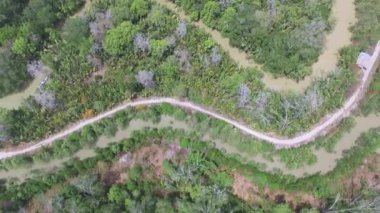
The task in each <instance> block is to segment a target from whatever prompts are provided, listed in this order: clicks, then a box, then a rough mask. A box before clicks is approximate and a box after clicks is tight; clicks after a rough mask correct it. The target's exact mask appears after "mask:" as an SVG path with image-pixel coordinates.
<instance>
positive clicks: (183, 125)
mask: <svg viewBox="0 0 380 213" xmlns="http://www.w3.org/2000/svg"><path fill="white" fill-rule="evenodd" d="M355 121H356V125H355V127H353V128H352V130H351V131H350V132H349V133H344V134H343V136H342V138H341V139H340V141H339V142H338V143H337V145H336V147H335V152H334V153H329V152H326V151H325V150H324V149H319V150H313V153H315V155H316V156H317V162H316V163H315V164H313V165H310V166H309V165H306V166H303V167H301V168H298V169H288V168H287V167H286V165H285V164H284V163H282V162H281V161H280V160H279V158H278V157H275V158H274V161H269V160H267V159H265V158H263V157H262V156H261V155H257V156H250V155H249V154H247V153H244V152H241V151H239V150H238V149H237V148H236V147H234V146H231V145H229V144H227V143H225V142H224V141H223V139H218V138H212V139H211V137H210V136H209V134H208V133H207V132H204V133H200V134H203V135H204V139H207V140H212V142H213V143H214V144H215V146H216V148H219V149H222V150H224V151H225V152H226V153H228V154H239V155H240V156H241V157H242V158H243V159H244V160H247V161H254V162H257V163H260V164H263V165H265V166H264V167H263V169H264V170H266V171H268V172H271V171H273V170H280V171H281V172H283V173H284V174H291V175H294V176H296V177H303V176H305V175H306V174H308V175H311V174H315V173H317V172H321V173H322V174H324V173H326V172H329V171H331V170H332V169H334V167H335V166H336V161H337V160H339V159H340V158H342V156H343V151H344V150H347V149H350V148H352V147H353V146H355V139H356V138H358V137H359V136H360V134H361V133H364V132H367V131H368V130H369V129H371V128H375V127H379V126H380V117H379V116H376V115H370V116H368V117H356V118H355ZM191 126H192V125H190V123H189V122H186V121H178V120H176V119H174V118H173V117H170V116H163V117H162V118H161V121H160V122H159V123H156V124H154V123H153V122H151V121H143V120H140V119H137V120H133V121H131V122H130V124H129V126H128V127H127V128H126V129H123V130H119V131H117V132H116V134H115V136H113V137H111V138H108V137H106V136H101V137H99V139H98V141H97V142H96V145H95V147H99V148H104V147H106V146H107V145H108V144H109V143H111V142H118V141H120V140H122V139H125V138H129V137H130V136H131V134H132V133H133V132H134V131H137V130H143V129H144V128H165V127H173V128H176V129H183V130H185V131H186V132H191V129H192V127H191ZM94 149H95V148H94V147H91V148H89V147H85V148H83V149H82V150H80V151H78V152H77V153H76V154H74V155H73V157H76V158H79V159H85V158H88V157H92V156H95V151H94ZM70 159H71V158H64V159H58V160H52V161H50V162H47V163H43V162H39V163H35V164H33V165H31V166H29V167H28V168H20V169H14V170H10V171H0V178H11V177H14V178H18V179H20V180H23V179H25V178H27V177H31V176H33V174H34V173H35V172H33V171H36V170H38V171H39V172H44V171H45V172H46V171H50V170H52V169H54V168H57V167H59V166H60V165H62V164H63V163H65V162H67V161H69V160H70Z"/></svg>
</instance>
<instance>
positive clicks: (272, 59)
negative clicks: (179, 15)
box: [173, 0, 333, 80]
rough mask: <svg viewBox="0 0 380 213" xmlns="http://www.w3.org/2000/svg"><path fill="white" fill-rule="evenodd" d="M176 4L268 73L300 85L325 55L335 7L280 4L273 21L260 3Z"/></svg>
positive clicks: (323, 3) (329, 3) (186, 1)
mask: <svg viewBox="0 0 380 213" xmlns="http://www.w3.org/2000/svg"><path fill="white" fill-rule="evenodd" d="M173 2H175V3H177V4H179V5H180V6H181V7H182V8H183V9H184V10H185V11H186V12H187V13H188V14H189V16H190V17H191V18H192V19H193V20H195V21H197V20H198V19H199V18H200V19H201V20H203V21H204V22H205V24H206V25H208V26H209V27H211V28H215V29H217V30H220V31H221V32H222V33H223V34H224V35H225V36H226V37H228V38H229V39H230V40H231V44H233V45H235V46H237V47H239V48H241V49H243V50H246V51H247V52H249V53H250V54H251V55H252V56H253V58H254V59H255V60H256V61H257V62H259V63H262V64H263V65H264V69H265V70H268V71H270V72H272V73H273V74H274V75H276V76H287V77H290V78H293V79H296V80H300V79H303V78H304V77H305V76H307V75H308V74H309V73H310V72H311V69H310V68H308V67H309V66H310V65H311V64H312V63H314V62H315V61H316V60H317V58H318V56H319V53H320V52H321V50H322V47H323V42H324V34H325V33H326V32H327V30H328V29H329V27H330V23H329V21H330V20H329V19H330V13H331V7H332V2H333V1H331V0H326V1H318V2H309V3H307V2H304V1H296V2H286V3H285V2H281V3H279V2H278V1H274V2H275V3H274V4H275V7H276V8H277V10H276V14H275V16H271V15H270V13H271V12H270V11H269V10H270V8H268V4H267V2H263V1H259V0H254V1H243V2H240V1H239V2H229V1H223V3H221V2H218V1H214V0H207V1H192V0H182V1H173ZM199 11H201V12H199ZM289 14H291V15H289Z"/></svg>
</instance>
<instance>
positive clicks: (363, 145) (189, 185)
mask: <svg viewBox="0 0 380 213" xmlns="http://www.w3.org/2000/svg"><path fill="white" fill-rule="evenodd" d="M117 121H118V123H120V125H126V124H127V123H128V116H126V114H124V113H122V114H119V116H118V117H117ZM106 123H108V124H109V123H112V124H113V123H115V122H110V121H107V122H104V123H103V124H99V125H95V126H93V127H89V128H87V129H86V130H84V131H83V132H82V133H78V134H75V135H73V136H71V137H69V138H68V139H67V140H66V142H64V143H63V142H57V143H56V144H55V145H54V146H53V147H51V148H47V149H46V150H44V151H42V152H40V153H38V154H37V155H34V156H33V159H36V160H38V159H39V160H41V159H42V160H44V159H45V160H47V159H49V158H51V157H49V156H51V155H55V154H59V153H61V152H62V150H67V151H68V152H67V151H66V152H63V153H70V152H71V151H70V149H72V148H73V147H74V149H72V150H75V149H76V148H75V147H81V146H83V145H84V144H85V143H88V141H93V138H96V137H97V135H98V134H101V132H103V133H106V134H110V133H107V132H111V134H112V132H114V131H112V130H111V131H109V128H108V125H106ZM378 132H379V129H374V130H372V131H370V132H369V133H368V134H366V135H363V136H362V137H361V138H360V139H359V140H358V141H357V143H358V147H357V148H355V149H352V150H350V151H349V152H347V153H346V154H345V157H344V159H342V160H340V161H339V162H338V166H337V167H336V169H335V170H334V171H333V172H330V173H328V174H327V175H324V176H321V175H319V174H317V175H313V176H311V177H307V178H303V179H298V180H297V179H295V178H294V177H291V176H284V175H281V174H279V173H278V174H268V173H265V172H262V171H260V169H258V167H257V166H256V165H255V164H254V163H250V164H248V165H247V164H242V163H241V162H240V160H239V158H237V157H234V156H228V155H225V154H223V153H222V152H221V151H219V150H217V149H215V148H213V147H212V146H211V145H210V143H205V142H202V141H201V140H199V139H198V136H195V135H193V136H186V134H184V132H182V131H178V130H173V129H171V128H169V129H160V130H149V131H147V130H146V131H141V132H135V133H134V134H133V135H132V137H131V138H130V139H127V140H123V141H122V142H121V143H111V144H110V145H109V146H108V147H107V148H104V149H97V156H96V157H92V158H89V159H86V160H83V161H78V160H74V161H72V162H69V163H67V164H66V165H65V166H64V167H63V168H62V169H59V170H58V171H52V172H51V173H49V174H42V173H40V174H38V175H36V176H35V177H32V178H29V179H27V180H26V182H24V183H18V182H17V181H10V182H9V181H8V182H7V183H6V184H4V185H3V186H2V192H3V193H1V195H0V200H3V201H8V202H3V203H2V206H3V208H4V207H5V208H10V206H13V207H14V208H19V207H20V206H24V205H25V202H28V201H30V200H31V198H33V197H35V198H37V200H38V197H41V193H44V192H47V191H48V190H49V189H51V188H52V187H53V188H55V186H56V185H57V184H58V185H62V184H63V185H66V187H64V189H61V190H58V192H57V191H55V193H53V195H51V193H48V194H47V195H42V198H43V199H40V200H42V201H49V200H51V201H54V202H52V203H55V204H54V205H58V204H60V205H61V206H64V207H65V208H72V207H73V206H72V204H77V205H74V207H76V208H95V207H97V208H100V207H102V206H108V205H111V206H114V208H116V209H115V211H118V210H117V209H120V208H123V209H124V208H127V209H132V208H134V207H136V206H138V207H139V208H148V209H149V208H158V206H157V205H158V203H161V202H165V203H167V202H169V203H173V202H174V203H177V202H179V203H182V204H185V203H186V205H184V206H183V205H174V208H182V207H183V208H185V207H186V208H190V209H194V208H198V207H202V208H203V207H206V206H208V207H209V208H211V207H213V208H216V209H219V208H227V209H230V208H232V207H233V206H234V208H252V207H254V208H255V209H257V208H261V209H262V210H264V211H265V212H268V211H274V210H273V208H278V207H273V203H272V202H271V201H269V200H262V201H260V202H258V203H257V202H253V203H251V204H250V206H251V207H248V206H245V205H242V204H239V203H240V202H239V201H238V200H236V199H235V198H233V196H232V197H231V195H228V193H230V192H231V191H230V190H231V188H230V187H231V181H232V180H233V179H232V180H231V177H232V174H233V173H235V172H239V173H241V174H243V175H245V176H246V177H249V179H251V181H253V183H255V184H256V185H257V186H258V187H260V188H264V187H269V188H270V189H271V190H287V191H288V192H290V193H296V192H297V191H302V192H307V193H312V194H313V195H314V196H316V197H318V198H321V199H327V200H329V201H331V202H333V200H334V198H335V196H336V194H337V193H341V194H342V195H343V196H344V195H345V194H346V193H350V192H348V191H346V189H345V188H344V185H342V184H337V183H341V180H342V179H344V177H347V176H349V175H350V174H351V173H352V171H353V170H354V169H355V168H356V167H357V166H359V165H360V164H362V162H363V160H364V159H365V158H366V157H367V156H369V155H371V154H372V153H374V152H375V150H376V149H378V148H379V147H380V144H379V141H380V138H379V134H378ZM86 141H87V142H86ZM176 141H177V142H178V141H179V142H180V143H179V144H180V147H181V148H182V149H185V150H187V151H186V152H184V153H182V152H179V153H182V154H179V155H178V156H177V157H174V158H171V159H170V160H168V161H165V162H164V164H163V169H164V170H163V172H164V174H165V175H164V176H158V180H157V179H156V178H157V176H156V175H155V172H156V171H157V169H158V168H156V167H152V166H153V165H151V164H150V163H148V162H149V161H147V160H148V159H149V157H142V159H143V162H142V165H145V166H142V167H141V166H139V165H140V164H137V165H135V167H132V170H128V169H127V170H126V169H123V170H122V172H126V173H127V174H128V178H127V182H125V183H115V182H112V180H114V181H116V180H115V179H112V178H111V182H110V181H109V179H108V178H106V177H110V175H115V176H116V177H118V176H117V173H115V170H114V169H113V170H112V169H111V170H110V168H114V167H112V166H111V165H110V163H112V162H114V163H115V162H116V161H117V160H118V159H120V157H122V156H123V157H125V156H128V155H131V154H128V153H132V154H133V153H135V152H136V150H138V149H139V147H144V146H147V145H149V144H151V143H154V144H157V145H158V146H163V147H170V144H171V143H172V142H175V143H177V142H176ZM168 143H169V144H168ZM165 144H166V145H165ZM65 147H66V148H65ZM154 153H156V154H157V151H152V152H151V153H150V152H148V153H146V154H147V156H150V155H153V156H154V155H155V154H154ZM126 154H127V155H126ZM143 156H144V155H143ZM181 156H182V157H181ZM28 158H29V159H30V157H22V158H18V159H24V163H26V162H28V161H30V160H28ZM14 159H17V158H14ZM126 159H130V158H127V157H126ZM133 159H135V158H133ZM99 161H100V162H103V164H101V163H99ZM145 161H147V162H145ZM14 162H15V161H14ZM153 162H154V161H153ZM21 163H22V162H21ZM104 163H105V164H104ZM3 165H4V164H3ZM97 165H98V166H97ZM99 165H103V166H100V167H99ZM136 166H137V167H136ZM101 168H103V169H101ZM117 171H118V170H117ZM117 171H116V172H117ZM186 171H188V172H190V171H191V173H186ZM102 172H104V173H106V174H108V175H105V174H102ZM107 172H110V173H107ZM118 172H120V171H118ZM178 172H179V173H178ZM184 172H185V173H184ZM86 174H92V175H91V176H88V175H86ZM181 174H183V175H184V176H181ZM141 177H144V178H141ZM181 177H183V178H184V179H183V178H181ZM198 178H201V180H202V181H199V179H198ZM107 180H108V181H107ZM85 183H88V184H90V185H81V184H85ZM215 186H217V187H219V189H221V190H222V191H221V193H223V191H224V192H225V193H227V194H225V195H224V196H223V197H224V198H223V199H222V198H219V201H220V202H213V203H209V202H205V201H206V200H212V199H214V198H216V197H214V196H216V195H217V194H218V193H216V194H215V193H211V194H210V193H207V190H209V189H213V187H215ZM146 187H147V188H146ZM58 188H60V187H58ZM86 189H87V190H90V191H86ZM214 189H215V188H214ZM83 190H84V191H83ZM157 192H167V193H168V194H167V193H164V194H162V193H157ZM171 193H173V194H172V195H173V196H164V195H169V194H171ZM46 196H47V197H46ZM49 196H53V197H49ZM202 196H206V197H202ZM226 196H227V197H226ZM101 197H104V199H103V198H101ZM58 198H59V199H58ZM84 199H85V200H86V201H85V200H84ZM92 200H99V201H101V202H97V204H96V205H95V206H91V204H93V205H94V203H93V202H91V201H92ZM147 201H152V202H147ZM56 202H58V203H56ZM81 203H82V204H83V205H79V204H81ZM174 203H173V204H174ZM45 204H46V203H45ZM4 205H5V206H4ZM326 205H327V204H326ZM244 206H245V207H244ZM304 207H306V206H304ZM287 208H288V207H287ZM321 208H324V206H321ZM342 208H343V207H342ZM54 209H57V210H59V209H60V208H57V206H54Z"/></svg>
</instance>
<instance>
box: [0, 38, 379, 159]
mask: <svg viewBox="0 0 380 213" xmlns="http://www.w3.org/2000/svg"><path fill="white" fill-rule="evenodd" d="M379 57H380V42H379V43H378V45H377V48H376V50H375V52H374V54H373V56H372V58H371V60H370V61H369V62H368V63H369V66H368V68H369V69H368V71H362V76H361V79H360V83H359V85H358V86H357V87H356V89H355V91H354V92H353V93H352V94H351V95H350V97H349V98H348V99H347V101H346V102H345V103H344V104H343V106H342V108H340V109H339V110H337V111H335V112H334V113H332V114H330V115H327V116H326V117H325V118H324V119H322V121H321V122H320V123H319V124H317V125H316V126H315V127H314V128H313V129H311V130H310V131H308V132H305V133H301V134H299V135H297V136H295V137H293V138H284V137H279V136H275V135H268V134H266V133H263V132H260V131H258V130H254V129H252V128H250V127H249V126H248V125H246V124H243V123H241V122H239V121H236V120H233V119H231V118H228V117H227V116H225V115H222V114H219V113H217V112H215V111H213V110H211V109H207V108H206V107H203V106H200V105H197V104H195V103H192V102H190V101H183V100H180V99H176V98H172V97H152V98H149V99H141V100H136V101H130V102H125V103H123V104H121V105H119V106H117V107H115V108H113V109H110V110H108V111H105V112H103V113H100V114H98V115H97V116H95V117H93V118H90V119H86V120H82V121H80V122H78V123H76V124H74V125H72V126H71V127H69V128H67V129H66V130H63V131H61V132H59V133H57V134H54V135H51V136H49V137H48V138H46V139H44V140H42V141H39V142H36V143H34V144H33V145H31V146H29V147H25V148H22V149H20V150H6V151H4V150H3V151H0V159H6V158H10V157H13V156H16V155H22V154H26V153H29V152H33V151H36V150H38V149H40V148H41V147H43V146H46V145H49V144H51V143H53V142H54V141H56V140H58V139H61V138H63V137H66V136H68V135H70V134H72V133H74V132H76V131H79V130H80V129H82V128H83V127H85V126H87V125H90V124H92V123H95V122H97V121H99V120H102V119H104V118H107V117H110V116H112V115H114V114H115V113H118V112H120V111H123V110H125V109H127V108H129V107H136V106H151V105H157V104H162V103H168V104H171V105H174V106H178V107H181V108H184V109H188V110H193V111H196V112H199V113H203V114H206V115H208V116H210V117H212V118H214V119H218V120H222V121H224V122H226V123H228V124H230V125H232V126H234V127H235V128H237V129H239V130H241V131H242V132H243V133H245V134H248V135H251V136H253V137H255V138H257V139H259V140H262V141H264V142H268V143H272V144H274V145H276V146H277V147H278V148H291V147H298V146H300V145H302V144H305V143H308V142H310V141H313V140H314V139H315V138H317V137H319V136H322V135H325V134H327V133H328V132H329V130H330V129H331V128H333V127H335V126H336V125H337V124H338V123H339V122H340V121H341V120H342V119H343V118H345V117H347V116H349V115H350V114H351V112H352V110H353V109H355V108H356V107H357V105H358V103H359V102H360V100H361V99H362V98H363V97H364V95H365V92H366V90H367V88H368V86H369V85H370V82H371V79H372V76H373V74H374V73H375V71H376V69H377V67H378V59H379Z"/></svg>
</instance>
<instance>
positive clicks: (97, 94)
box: [2, 0, 358, 142]
mask: <svg viewBox="0 0 380 213" xmlns="http://www.w3.org/2000/svg"><path fill="white" fill-rule="evenodd" d="M111 3H112V4H111ZM137 4H138V3H134V1H123V0H118V1H115V2H109V1H106V0H102V1H95V2H94V4H93V8H92V9H91V10H90V13H88V18H87V19H80V18H70V19H68V20H67V21H66V22H65V23H64V24H63V27H62V29H60V30H55V29H51V31H50V33H49V40H52V41H54V44H53V45H51V46H49V48H48V49H47V50H46V51H45V52H44V53H43V54H42V56H41V57H42V61H43V62H44V63H45V64H47V65H48V66H49V67H50V68H51V69H52V70H53V72H52V74H51V76H50V81H48V82H47V84H46V86H45V87H44V88H43V90H44V91H42V92H41V94H40V95H39V96H38V98H30V99H28V100H27V103H26V104H25V105H24V106H22V107H20V108H19V109H16V110H11V111H9V113H7V116H6V118H5V119H4V121H2V123H5V126H6V127H7V128H5V129H6V130H7V135H9V136H11V137H12V138H13V141H14V142H18V141H25V140H26V141H30V140H34V139H38V138H41V137H44V136H46V135H47V134H49V133H51V132H55V131H57V130H59V129H61V128H62V127H64V126H65V125H67V124H68V123H69V122H71V121H74V120H78V119H80V118H83V117H88V116H91V115H93V114H94V113H97V112H101V111H103V110H105V109H107V108H109V107H111V106H113V105H115V104H117V103H119V102H121V101H123V100H126V99H130V98H133V97H136V96H137V97H139V96H152V95H165V96H167V95H170V96H177V97H185V98H188V99H190V100H192V101H195V102H198V103H200V104H203V105H206V106H212V107H214V108H215V109H216V110H218V111H220V112H223V113H226V114H229V115H230V116H231V117H235V118H243V119H244V121H246V122H247V123H249V124H252V126H253V127H254V128H257V129H262V130H263V131H274V132H278V133H281V134H284V135H294V134H295V133H297V132H299V131H305V130H307V129H308V128H310V127H311V126H312V125H313V124H315V123H316V122H318V121H319V119H320V118H321V117H322V116H324V115H325V114H326V113H327V112H330V111H332V110H334V109H336V108H337V107H339V106H340V105H341V104H342V102H343V101H344V100H345V97H346V94H347V90H348V89H349V88H350V85H352V83H353V81H354V79H355V76H354V74H353V72H352V71H351V65H352V64H353V63H354V61H355V60H356V55H357V52H358V48H356V47H350V48H345V49H343V50H342V52H341V60H340V62H339V63H340V72H336V73H334V74H332V75H331V76H330V77H329V78H327V79H324V80H321V81H317V82H315V84H314V85H312V86H311V87H310V88H309V89H308V90H307V91H306V92H305V93H304V94H298V95H295V94H289V95H283V94H280V93H276V92H273V91H268V90H265V89H263V85H262V84H261V83H260V81H259V73H258V72H257V71H255V70H253V69H240V68H238V67H237V65H236V64H235V63H233V62H232V61H231V60H230V59H229V58H228V57H227V55H226V54H224V53H223V51H222V50H221V49H220V48H219V47H218V46H217V45H216V44H215V43H214V41H213V40H212V39H211V38H210V37H209V36H208V35H206V34H205V33H204V32H201V31H200V30H198V29H196V28H194V27H193V26H191V25H189V24H186V23H185V22H179V21H178V20H176V19H175V16H173V15H172V13H170V12H168V11H167V10H166V9H164V8H162V7H159V6H157V5H156V4H154V3H152V2H150V1H148V2H144V3H143V4H142V5H141V7H140V6H139V7H137V6H136V5H137ZM135 10H139V11H137V12H136V11H135ZM140 10H141V11H140ZM126 11H127V12H126ZM128 11H129V12H128ZM128 14H129V15H128ZM131 14H139V15H138V16H135V15H131ZM199 41H202V42H199ZM120 42H121V43H120ZM47 120H49V121H50V122H49V124H48V125H47V123H46V121H47Z"/></svg>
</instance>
